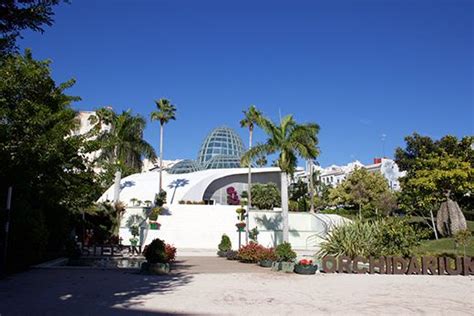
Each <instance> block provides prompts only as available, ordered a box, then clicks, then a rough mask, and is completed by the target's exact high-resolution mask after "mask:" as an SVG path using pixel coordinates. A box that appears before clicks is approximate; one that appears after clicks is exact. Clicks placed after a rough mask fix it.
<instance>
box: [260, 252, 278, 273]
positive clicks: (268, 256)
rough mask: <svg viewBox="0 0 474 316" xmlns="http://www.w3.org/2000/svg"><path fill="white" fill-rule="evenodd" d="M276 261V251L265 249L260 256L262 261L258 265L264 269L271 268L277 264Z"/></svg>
mask: <svg viewBox="0 0 474 316" xmlns="http://www.w3.org/2000/svg"><path fill="white" fill-rule="evenodd" d="M276 260H277V256H276V253H275V249H273V248H265V249H263V250H262V252H261V254H260V261H259V263H258V265H259V266H261V267H264V268H271V267H272V265H273V262H275V261H276Z"/></svg>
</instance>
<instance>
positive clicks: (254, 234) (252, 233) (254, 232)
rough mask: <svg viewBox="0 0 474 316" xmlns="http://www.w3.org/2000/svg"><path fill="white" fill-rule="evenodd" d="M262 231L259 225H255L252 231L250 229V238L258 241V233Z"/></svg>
mask: <svg viewBox="0 0 474 316" xmlns="http://www.w3.org/2000/svg"><path fill="white" fill-rule="evenodd" d="M259 233H260V232H259V231H258V228H257V227H254V228H252V229H251V230H250V231H249V238H250V240H252V241H253V242H257V239H258V234H259Z"/></svg>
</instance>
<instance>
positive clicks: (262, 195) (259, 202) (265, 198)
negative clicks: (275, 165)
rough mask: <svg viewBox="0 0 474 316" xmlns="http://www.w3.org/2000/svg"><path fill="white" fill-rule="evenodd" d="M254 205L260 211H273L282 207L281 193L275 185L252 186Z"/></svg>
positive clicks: (257, 184) (258, 184)
mask: <svg viewBox="0 0 474 316" xmlns="http://www.w3.org/2000/svg"><path fill="white" fill-rule="evenodd" d="M251 193H252V205H253V206H255V207H256V208H258V209H260V210H272V209H273V208H274V207H280V205H281V197H280V191H279V190H278V187H277V185H276V184H275V183H267V184H260V183H256V184H253V185H252V190H251Z"/></svg>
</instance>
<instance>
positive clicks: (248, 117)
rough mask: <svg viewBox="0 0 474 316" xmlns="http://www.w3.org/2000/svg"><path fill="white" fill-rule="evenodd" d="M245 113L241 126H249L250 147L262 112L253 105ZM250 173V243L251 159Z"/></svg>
mask: <svg viewBox="0 0 474 316" xmlns="http://www.w3.org/2000/svg"><path fill="white" fill-rule="evenodd" d="M242 112H243V113H244V118H243V119H242V120H241V121H240V127H247V128H248V129H249V149H251V148H252V137H253V129H254V127H255V125H256V124H257V123H258V120H260V118H261V116H262V112H260V111H259V110H257V108H256V107H255V106H254V105H251V106H250V107H249V109H248V110H247V111H242ZM248 165H249V173H248V183H247V184H248V189H247V194H248V195H247V196H248V198H247V218H246V222H247V223H246V226H245V243H246V244H248V243H249V215H250V214H249V212H250V207H251V206H252V190H251V188H252V163H251V162H250V161H249V164H248Z"/></svg>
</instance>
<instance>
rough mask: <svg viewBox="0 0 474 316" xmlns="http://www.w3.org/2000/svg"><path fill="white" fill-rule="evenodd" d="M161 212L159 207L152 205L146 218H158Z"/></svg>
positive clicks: (154, 219)
mask: <svg viewBox="0 0 474 316" xmlns="http://www.w3.org/2000/svg"><path fill="white" fill-rule="evenodd" d="M160 213H161V207H158V206H157V207H154V208H152V209H151V212H150V215H149V216H148V219H149V220H150V221H157V220H158V215H160Z"/></svg>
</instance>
